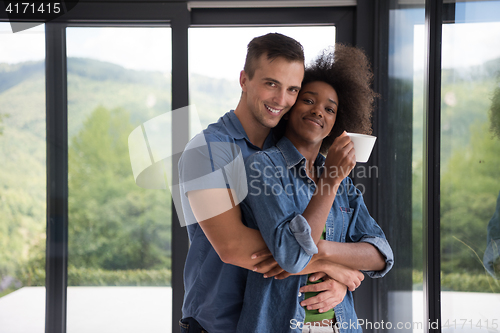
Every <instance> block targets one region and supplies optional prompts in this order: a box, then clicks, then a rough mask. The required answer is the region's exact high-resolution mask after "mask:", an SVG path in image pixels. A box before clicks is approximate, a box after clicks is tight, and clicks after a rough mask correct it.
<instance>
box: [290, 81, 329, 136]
mask: <svg viewBox="0 0 500 333" xmlns="http://www.w3.org/2000/svg"><path fill="white" fill-rule="evenodd" d="M338 107H339V98H338V96H337V92H336V91H335V89H333V88H332V86H330V85H329V84H328V83H325V82H322V81H314V82H310V83H307V84H306V85H305V86H303V87H302V89H301V90H300V93H299V97H297V102H296V103H295V105H294V106H293V107H292V109H291V110H290V112H289V113H288V114H287V115H286V117H287V118H288V123H287V128H286V133H287V136H288V137H290V136H293V137H294V138H296V139H299V140H301V141H306V142H309V143H315V144H317V143H320V144H321V142H322V141H323V139H324V138H326V137H327V136H328V135H329V134H330V132H331V131H332V128H333V125H334V124H335V120H336V118H337V110H338Z"/></svg>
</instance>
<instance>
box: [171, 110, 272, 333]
mask: <svg viewBox="0 0 500 333" xmlns="http://www.w3.org/2000/svg"><path fill="white" fill-rule="evenodd" d="M274 143H275V142H274V141H273V139H272V134H270V135H269V136H268V137H267V139H266V141H265V143H264V149H265V148H269V147H272V146H273V145H274ZM260 150H261V149H260V148H259V147H257V146H255V145H253V144H252V143H251V142H250V141H249V139H248V136H247V135H246V133H245V130H244V129H243V126H242V125H241V122H240V121H239V119H238V117H236V115H235V114H234V111H231V112H228V113H226V114H225V115H224V116H222V117H221V118H220V119H219V120H218V121H217V123H213V124H211V125H209V126H208V128H207V129H206V130H204V131H203V132H202V133H200V134H198V135H197V136H196V137H194V138H193V139H192V140H191V141H190V142H189V143H188V144H187V146H186V149H185V150H184V152H183V155H182V156H181V158H180V160H179V181H180V183H179V186H180V190H181V201H182V207H183V213H184V218H185V221H186V224H187V230H188V234H189V240H190V242H191V246H190V248H189V251H188V255H187V258H186V264H185V268H184V289H185V295H184V303H183V307H182V316H183V318H186V317H193V318H195V319H196V320H197V321H198V322H199V323H200V324H201V326H203V327H204V328H205V329H206V330H207V331H208V332H210V333H219V332H236V325H237V323H238V320H239V317H240V313H241V309H242V304H243V296H244V290H245V285H246V279H247V270H246V269H243V268H240V267H236V266H233V265H230V264H225V263H223V262H222V261H221V259H220V258H219V256H218V255H217V253H216V252H215V250H214V248H213V247H212V245H211V244H210V242H209V241H208V239H207V237H206V235H205V233H204V232H203V230H202V229H201V228H200V226H199V225H198V223H196V219H195V218H194V215H193V213H192V210H191V207H190V205H189V201H188V200H187V196H186V193H188V192H189V191H193V190H201V189H212V188H231V189H233V190H235V192H236V193H237V195H238V197H240V199H238V200H237V201H241V200H243V198H244V196H245V192H246V176H245V168H244V164H243V160H244V159H246V158H247V157H249V156H250V155H252V154H253V153H255V152H258V151H260Z"/></svg>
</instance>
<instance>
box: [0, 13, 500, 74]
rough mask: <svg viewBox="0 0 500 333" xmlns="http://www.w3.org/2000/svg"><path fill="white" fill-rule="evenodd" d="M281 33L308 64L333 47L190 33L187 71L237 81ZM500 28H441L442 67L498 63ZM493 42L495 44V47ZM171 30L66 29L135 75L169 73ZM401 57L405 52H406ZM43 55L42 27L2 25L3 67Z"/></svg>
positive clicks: (315, 39) (419, 50)
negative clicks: (257, 49) (253, 51)
mask: <svg viewBox="0 0 500 333" xmlns="http://www.w3.org/2000/svg"><path fill="white" fill-rule="evenodd" d="M424 31H425V30H424V26H423V25H416V26H415V27H414V38H415V40H416V41H418V42H416V43H415V47H411V45H409V46H408V47H409V48H411V49H413V52H414V53H413V54H414V61H415V62H414V69H415V70H419V69H423V61H421V59H423V56H424V50H423V47H420V45H422V43H423V41H424ZM267 32H281V33H284V34H286V35H288V36H291V37H293V38H295V39H297V40H298V41H299V42H301V43H302V44H303V46H304V50H305V54H306V63H307V62H309V61H310V60H312V59H313V58H314V57H315V56H316V55H317V54H318V53H319V52H320V50H322V49H323V48H325V47H327V46H328V45H332V44H334V42H335V39H334V38H335V37H334V35H335V27H333V26H320V27H251V28H235V27H232V28H191V29H190V31H189V47H190V54H189V60H190V62H189V69H190V72H191V73H197V74H203V75H207V76H210V77H217V78H227V79H235V78H238V77H239V72H240V71H241V69H242V67H243V63H244V59H245V54H246V45H247V44H248V42H249V41H250V40H251V39H252V38H253V37H255V36H259V35H262V34H265V33H267ZM499 40H500V22H493V23H457V24H445V25H444V26H443V67H444V68H451V67H467V66H471V65H478V64H481V63H483V62H484V61H487V60H491V59H495V58H498V57H500V43H498V42H496V41H499ZM492 41H495V42H492ZM170 44H171V30H170V29H169V28H68V29H67V54H68V56H69V57H88V58H93V59H98V60H102V61H109V62H113V63H116V64H119V65H121V66H123V67H125V68H129V69H136V70H154V71H161V72H164V73H169V72H170V70H171V61H170V59H171V53H170V52H171V49H170ZM402 52H403V51H402ZM44 54H45V42H44V26H43V25H40V26H37V27H34V28H31V29H28V30H25V31H22V32H18V33H15V34H14V33H12V32H11V29H10V25H9V24H8V23H0V63H2V62H6V63H18V62H24V61H30V60H42V59H43V58H44Z"/></svg>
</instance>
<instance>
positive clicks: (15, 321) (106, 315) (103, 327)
mask: <svg viewBox="0 0 500 333" xmlns="http://www.w3.org/2000/svg"><path fill="white" fill-rule="evenodd" d="M171 304H172V289H171V288H170V287H68V314H67V332H68V333H89V332H92V333H137V332H147V333H160V332H161V333H170V332H171V331H172V330H171V326H172V324H171V321H172V305H171ZM44 332H45V287H25V288H21V289H19V290H17V291H15V292H13V293H11V294H9V295H7V296H4V297H2V298H0V333H44Z"/></svg>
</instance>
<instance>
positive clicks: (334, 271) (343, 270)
mask: <svg viewBox="0 0 500 333" xmlns="http://www.w3.org/2000/svg"><path fill="white" fill-rule="evenodd" d="M318 263H319V264H321V267H322V269H321V270H322V271H323V272H325V273H326V274H327V275H328V276H329V277H331V278H332V279H334V280H337V281H338V282H340V283H342V284H344V285H346V286H347V288H348V289H349V290H350V291H354V290H356V288H358V287H359V286H360V285H361V281H363V280H364V279H365V276H364V274H363V273H361V272H360V271H358V270H356V269H353V268H349V267H346V266H343V265H339V264H335V263H333V262H331V261H328V260H325V259H322V260H318ZM316 278H317V276H316Z"/></svg>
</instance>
